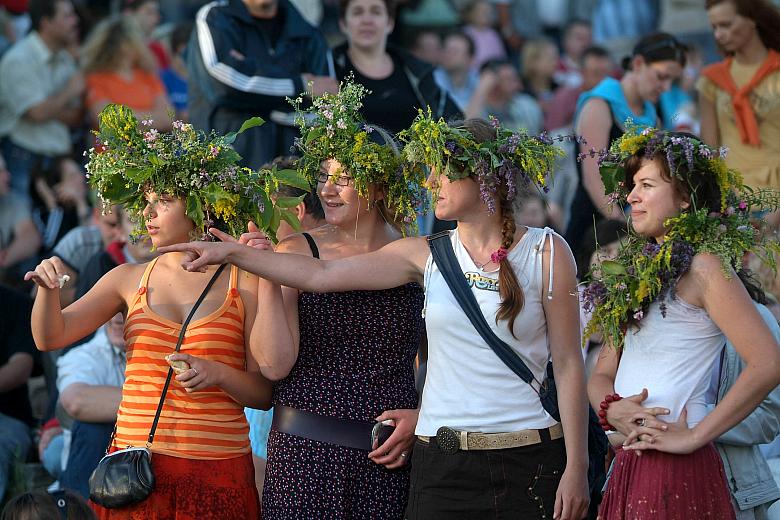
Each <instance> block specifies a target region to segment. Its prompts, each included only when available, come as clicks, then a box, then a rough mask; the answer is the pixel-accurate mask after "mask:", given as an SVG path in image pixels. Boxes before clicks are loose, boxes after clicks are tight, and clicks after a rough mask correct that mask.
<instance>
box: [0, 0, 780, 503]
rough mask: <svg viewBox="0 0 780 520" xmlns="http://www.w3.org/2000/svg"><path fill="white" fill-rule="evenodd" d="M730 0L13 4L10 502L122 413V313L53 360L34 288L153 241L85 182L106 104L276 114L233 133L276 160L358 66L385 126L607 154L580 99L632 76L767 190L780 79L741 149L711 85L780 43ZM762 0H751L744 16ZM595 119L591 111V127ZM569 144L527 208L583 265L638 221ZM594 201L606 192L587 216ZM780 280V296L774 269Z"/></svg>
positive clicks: (1, 239) (4, 119)
mask: <svg viewBox="0 0 780 520" xmlns="http://www.w3.org/2000/svg"><path fill="white" fill-rule="evenodd" d="M717 3H718V2H708V3H707V4H706V5H705V2H704V0H576V1H575V0H400V1H399V2H398V3H397V5H396V3H395V2H387V1H383V0H351V1H350V0H221V1H218V2H212V3H207V2H205V1H203V0H111V1H95V0H0V282H1V283H2V285H1V286H0V500H2V497H3V496H5V497H9V496H11V495H12V494H15V493H16V492H18V491H20V490H23V489H25V488H30V487H32V486H34V485H35V484H34V483H33V482H32V480H33V479H38V480H40V481H51V480H53V479H58V480H59V481H60V482H61V483H63V484H64V485H65V486H67V487H69V488H71V489H73V490H76V491H78V492H79V493H82V494H86V493H87V481H86V479H87V478H88V477H89V474H90V473H91V470H92V468H94V465H95V464H96V462H97V459H99V457H100V455H101V453H102V451H103V450H104V448H105V446H106V444H107V441H108V437H109V435H110V433H111V430H112V428H113V422H114V421H115V418H116V411H117V407H118V405H119V401H120V397H121V386H122V381H123V377H124V375H123V374H124V362H125V361H124V340H123V337H122V326H123V323H122V317H121V315H119V316H117V317H116V318H115V319H114V320H113V321H112V322H110V323H109V324H107V325H106V326H105V327H104V328H103V329H101V330H100V331H99V332H98V333H97V334H96V335H95V336H94V337H92V338H88V339H85V340H84V341H83V342H82V344H81V345H80V346H78V347H77V348H75V346H74V347H72V348H70V349H67V350H65V351H64V352H63V353H46V354H45V355H42V354H41V353H39V352H37V351H36V349H35V346H34V344H33V342H32V339H31V334H30V330H29V323H30V320H29V315H30V308H31V300H30V295H29V294H30V289H31V287H29V286H25V285H24V283H23V282H22V275H23V273H24V272H26V271H27V270H29V269H31V268H32V267H34V266H35V265H36V264H37V263H38V262H39V260H40V259H42V258H46V257H49V256H51V255H57V256H59V257H60V258H62V260H63V261H64V262H65V264H66V265H67V267H68V269H69V270H70V272H69V275H70V276H71V281H70V283H69V284H68V286H67V287H66V290H64V291H63V292H62V298H63V300H64V301H63V305H67V304H68V303H69V302H71V301H73V300H74V299H75V298H76V297H78V296H79V295H80V294H83V293H84V292H86V291H87V290H89V288H90V287H91V286H92V284H94V283H95V281H96V280H97V279H99V278H100V276H102V275H103V274H104V273H106V272H107V271H108V270H110V269H111V268H112V267H114V266H116V265H118V264H121V263H124V262H144V261H147V260H148V259H150V258H151V255H152V254H153V253H151V252H150V250H149V246H148V244H145V243H144V242H139V243H132V242H129V241H128V240H127V237H128V234H129V231H130V229H131V228H132V224H131V223H130V222H129V221H128V219H127V218H126V216H125V215H124V213H123V212H122V208H121V207H115V208H113V211H112V212H110V213H107V214H104V212H102V211H101V205H100V203H99V201H96V200H95V199H94V196H93V195H92V194H91V193H90V191H89V189H88V187H87V183H86V177H85V170H84V162H85V158H84V153H85V151H87V150H89V149H90V148H91V147H93V146H95V142H94V137H93V134H92V133H91V130H93V129H94V128H95V125H96V122H97V115H98V114H99V112H100V111H101V109H102V108H103V107H105V106H106V105H107V104H108V103H122V104H125V105H128V106H129V107H131V108H132V109H133V110H134V111H135V113H136V114H137V115H138V117H139V119H146V120H150V121H151V122H152V123H151V126H152V127H153V129H151V130H150V131H155V130H156V131H159V132H163V131H166V130H169V129H170V128H171V126H172V124H174V122H175V121H185V122H191V123H192V124H193V125H195V127H196V128H199V129H203V130H212V129H213V130H216V131H217V132H221V133H222V132H227V131H230V130H235V129H237V127H238V126H239V125H240V124H241V122H242V121H244V119H246V118H248V117H251V116H255V115H259V116H261V117H263V118H264V119H265V120H266V121H267V123H266V124H265V125H263V126H262V127H261V128H260V129H258V130H257V131H253V132H247V133H245V134H242V136H241V137H240V138H239V140H238V141H237V142H236V147H237V149H238V150H239V152H240V153H241V155H242V156H243V157H244V161H245V163H246V165H248V166H251V167H254V168H257V167H259V166H261V165H263V164H266V163H268V162H270V161H271V160H273V159H274V158H275V157H278V156H284V155H289V153H290V146H291V145H292V144H293V141H294V139H295V137H296V128H295V126H294V124H293V116H292V114H291V108H290V106H289V104H288V102H287V100H286V98H288V97H290V98H294V97H296V96H298V95H299V94H301V93H302V92H303V91H304V90H306V89H308V90H310V91H312V92H314V93H321V92H324V91H335V90H336V89H337V88H338V81H339V80H341V79H343V78H344V77H346V76H347V75H349V74H352V75H354V77H355V79H356V81H358V82H360V83H362V84H364V85H365V86H366V87H368V88H369V89H370V90H371V91H372V93H371V94H370V95H369V96H368V97H367V98H366V100H365V106H364V111H365V116H366V119H367V120H368V121H370V122H372V123H375V124H378V125H379V126H381V127H384V128H386V129H388V130H389V131H391V132H397V131H400V130H402V129H403V128H406V127H408V126H409V124H410V123H411V121H412V119H413V118H414V117H415V115H416V114H417V109H418V108H419V107H426V106H427V107H430V108H431V109H432V110H433V112H434V113H435V114H437V115H440V116H442V117H445V118H447V119H450V118H455V117H459V116H466V117H485V118H486V117H489V116H494V117H496V118H498V119H499V120H500V121H501V122H502V123H503V124H504V125H505V126H507V127H509V128H512V129H518V130H520V129H525V130H526V131H528V132H529V133H534V134H537V133H540V132H547V133H549V134H550V135H551V136H555V135H568V134H572V133H575V132H576V133H578V134H582V135H585V136H586V137H587V138H588V141H589V143H590V145H592V146H595V147H596V148H600V147H603V146H606V145H607V144H608V143H609V139H608V136H607V131H608V129H609V128H610V125H611V124H612V122H611V121H612V120H611V119H609V117H608V119H607V122H606V126H605V127H603V128H602V127H600V126H599V124H600V123H599V113H598V109H599V107H598V106H596V104H593V106H583V105H582V104H583V102H584V101H586V100H587V99H588V97H587V95H586V96H584V97H583V94H584V93H587V92H589V91H592V90H593V89H594V88H596V87H597V86H603V85H604V81H605V79H608V78H612V79H613V80H615V81H616V82H617V81H621V82H623V83H622V84H623V85H624V89H623V90H624V93H626V94H627V97H628V98H629V99H627V101H628V104H629V105H630V106H631V108H635V107H636V106H638V107H639V108H640V109H641V108H642V107H644V106H645V105H646V104H648V103H649V104H650V105H651V106H652V110H653V112H652V113H653V114H657V116H658V120H660V121H661V123H662V125H663V126H664V127H666V128H668V129H673V130H685V131H690V132H692V133H695V134H701V135H702V136H703V137H704V138H705V140H707V141H708V142H709V143H710V144H715V145H729V146H730V147H735V148H737V151H738V157H741V156H739V153H740V152H739V147H740V146H741V145H742V143H744V142H745V141H746V140H747V141H748V144H751V145H753V146H756V150H760V152H756V153H758V154H759V156H758V159H756V158H755V157H753V155H754V154H753V153H747V152H746V153H745V156H744V157H743V160H744V161H746V163H745V168H747V169H748V170H750V168H753V167H756V168H759V169H760V168H763V169H764V170H767V172H764V173H761V172H758V173H755V176H756V177H755V178H756V179H757V180H756V183H757V184H758V185H763V186H768V187H773V188H780V176H777V175H776V174H777V173H780V168H776V167H775V166H773V165H779V164H780V150H778V146H779V144H778V140H777V139H774V140H771V136H772V135H775V136H776V135H777V133H776V132H777V131H778V127H777V126H774V127H771V128H766V125H769V126H771V124H772V121H777V120H780V119H779V118H778V116H780V82H777V81H775V82H774V85H775V88H774V90H769V91H768V93H766V95H764V96H763V97H762V103H763V105H762V108H761V111H760V113H757V114H756V116H757V118H758V122H757V124H758V129H757V130H756V131H755V132H754V134H755V135H748V136H747V137H745V136H741V137H743V139H741V140H739V139H736V138H735V140H734V142H733V143H732V142H730V141H729V139H731V138H732V136H730V132H731V133H734V134H735V135H736V133H737V132H736V128H737V127H734V129H731V128H726V127H724V126H723V125H722V124H721V125H720V126H718V110H720V109H721V108H722V107H721V102H720V101H719V98H718V95H719V94H718V93H717V92H715V90H714V89H715V86H713V85H710V86H707V85H704V86H702V81H701V80H700V72H701V70H702V68H703V67H705V66H706V65H709V64H713V63H715V62H718V61H720V60H722V59H723V56H724V55H723V53H722V51H723V50H726V51H728V52H731V53H737V54H739V53H740V52H742V53H743V54H745V55H748V54H749V53H750V52H751V51H752V50H753V49H752V48H749V46H750V45H755V42H754V41H752V40H750V35H751V34H753V36H754V37H755V35H756V34H757V35H758V39H759V42H760V44H761V45H763V50H764V51H765V52H766V50H767V49H775V50H777V49H778V47H777V38H778V37H777V36H776V35H775V34H769V33H767V32H766V31H765V30H763V32H762V30H761V26H760V24H758V20H754V22H755V23H754V26H753V30H754V33H749V31H748V29H749V28H748V29H745V31H748V32H745V33H744V34H742V33H740V32H739V30H741V29H740V28H739V27H737V28H736V29H735V28H734V27H731V28H727V27H725V25H724V28H721V29H719V28H718V27H719V26H717V25H713V24H712V23H711V16H708V9H707V7H708V6H709V5H710V4H717ZM743 3H744V4H750V3H751V2H736V1H735V2H732V3H731V4H732V6H731V8H733V9H737V8H738V7H739V5H740V4H743ZM775 3H776V4H780V2H775ZM377 4H379V5H380V6H384V7H383V9H377ZM767 5H769V4H768V3H767ZM269 6H272V7H269ZM709 14H710V15H711V14H712V13H711V12H710V13H709ZM726 14H728V13H726ZM747 19H750V18H747ZM724 24H725V22H724ZM756 27H758V29H756ZM719 30H720V31H721V32H720V33H719V32H718V31H719ZM724 31H725V32H724ZM729 31H730V32H729ZM756 31H757V32H756ZM774 31H778V32H780V26H775V27H774V29H773V31H771V32H772V33H774ZM741 34H742V36H740V35H741ZM745 35H747V36H745ZM740 38H742V40H740ZM754 39H755V38H754ZM729 45H731V46H732V47H731V48H730V49H729V48H727V47H728V46H729ZM739 45H742V46H743V47H744V48H734V46H739ZM748 72H749V75H748V77H750V75H752V74H753V72H755V70H752V71H748ZM631 75H633V76H631ZM697 85H698V86H697ZM737 87H738V88H742V87H743V85H737ZM632 88H637V89H638V90H637V91H636V97H635V99H632V98H631V96H630V95H628V94H631V93H632V92H633V91H632V90H631V89H632ZM735 95H737V94H735ZM762 95H763V94H762ZM578 101H579V102H580V105H578ZM584 110H589V111H590V112H588V117H587V118H579V117H578V115H579V114H580V113H581V111H584ZM611 110H612V112H613V114H612V115H613V118H615V117H616V114H615V113H614V110H615V109H614V107H613V108H611ZM648 110H649V109H648ZM633 112H634V113H635V114H642V111H641V110H639V111H637V110H633ZM738 119H739V118H738ZM651 124H655V121H654V120H651ZM774 124H775V125H777V124H778V123H774ZM737 126H739V125H737ZM732 130H733V131H732ZM739 130H740V131H742V127H741V126H739ZM772 132H775V133H774V134H772ZM600 134H603V135H600ZM609 136H610V137H611V136H612V134H611V133H610V134H609ZM751 139H753V141H751ZM755 140H758V141H759V143H758V145H761V146H758V145H756V143H755V142H754V141H755ZM560 146H562V147H564V149H565V151H566V155H565V157H563V158H562V159H561V160H560V163H559V165H558V168H557V169H556V172H555V182H554V187H553V189H552V191H551V192H550V193H548V194H546V195H545V196H536V195H535V196H533V197H531V198H529V199H528V200H527V201H526V203H525V204H524V207H523V212H522V214H521V215H519V217H518V218H519V220H520V223H522V224H526V225H530V226H545V225H549V226H551V227H553V228H554V229H556V230H558V231H560V232H561V233H562V234H563V233H566V236H567V239H568V240H569V241H570V242H571V243H572V247H573V249H574V250H575V252H576V254H577V256H578V264H579V266H580V269H584V270H585V271H586V270H587V266H588V265H589V259H590V257H591V254H592V253H593V252H594V251H595V249H596V243H597V242H596V239H597V238H598V239H599V242H598V243H600V244H608V243H609V242H613V241H614V238H615V237H616V236H618V235H619V234H620V233H621V229H622V228H621V224H620V223H619V222H618V223H616V222H615V221H611V220H605V222H606V223H607V224H606V225H602V226H601V228H600V229H599V230H598V231H599V232H600V233H601V237H599V236H598V233H597V236H595V237H590V235H593V232H592V227H593V222H594V220H601V219H602V217H607V218H609V217H610V215H608V214H607V215H600V214H599V212H600V211H601V209H596V208H600V207H601V205H600V204H598V203H599V202H600V201H599V200H596V199H595V198H593V197H595V195H593V194H595V193H598V192H599V190H598V189H593V190H591V189H590V186H589V185H588V182H589V181H588V179H589V178H591V177H592V175H595V173H591V172H589V169H590V168H591V167H590V166H588V164H587V163H583V165H581V166H580V165H578V163H577V161H576V156H577V154H578V152H581V151H587V149H582V150H578V149H576V147H577V146H578V145H577V144H576V143H575V142H571V141H561V143H560ZM751 161H753V162H751ZM758 163H760V164H758ZM757 164H758V165H757ZM578 170H581V171H578ZM769 170H772V171H769ZM593 171H594V172H595V170H593ZM762 171H763V170H762ZM748 183H749V184H750V182H748ZM578 194H579V196H580V198H582V199H583V200H584V201H585V202H587V197H588V196H590V197H591V199H592V200H591V201H590V202H589V203H590V204H592V207H591V209H590V210H588V209H587V208H586V209H585V210H584V212H583V206H582V204H578V202H577V201H578V200H579V199H578ZM580 202H582V201H580ZM573 219H575V220H573ZM420 224H421V233H429V232H431V231H433V230H437V229H441V228H443V227H446V226H447V225H448V224H447V223H445V222H439V221H436V220H435V219H434V218H433V217H432V216H424V217H421V219H420ZM577 225H579V226H580V227H579V228H577ZM589 229H590V230H591V232H588V230H589ZM567 230H568V232H567ZM764 286H765V289H767V291H768V292H769V293H770V294H771V295H773V296H774V297H775V298H777V297H780V288H779V287H777V285H776V284H775V282H774V278H772V277H771V275H767V277H766V278H765V280H764ZM44 470H45V471H44ZM39 483H40V482H38V484H39Z"/></svg>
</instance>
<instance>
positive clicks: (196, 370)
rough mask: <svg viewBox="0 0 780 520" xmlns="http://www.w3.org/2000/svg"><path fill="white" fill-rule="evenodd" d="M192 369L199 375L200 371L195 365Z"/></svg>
mask: <svg viewBox="0 0 780 520" xmlns="http://www.w3.org/2000/svg"><path fill="white" fill-rule="evenodd" d="M192 371H193V372H195V375H196V376H197V375H198V374H199V373H200V372H198V369H197V368H195V367H192Z"/></svg>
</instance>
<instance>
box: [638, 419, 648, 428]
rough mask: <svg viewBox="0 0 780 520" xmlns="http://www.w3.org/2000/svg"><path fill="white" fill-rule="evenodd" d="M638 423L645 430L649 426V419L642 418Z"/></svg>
mask: <svg viewBox="0 0 780 520" xmlns="http://www.w3.org/2000/svg"><path fill="white" fill-rule="evenodd" d="M636 423H637V424H638V425H639V426H641V427H643V428H644V427H645V426H647V417H642V418H641V419H639V420H638V421H637V422H636Z"/></svg>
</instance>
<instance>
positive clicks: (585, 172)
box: [576, 98, 621, 218]
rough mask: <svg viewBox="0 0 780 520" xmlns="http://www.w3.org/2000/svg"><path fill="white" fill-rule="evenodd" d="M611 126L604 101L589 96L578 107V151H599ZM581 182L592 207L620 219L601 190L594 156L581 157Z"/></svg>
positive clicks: (604, 146)
mask: <svg viewBox="0 0 780 520" xmlns="http://www.w3.org/2000/svg"><path fill="white" fill-rule="evenodd" d="M611 127H612V114H611V112H610V110H609V106H608V105H607V103H606V101H604V100H602V99H597V98H591V99H589V100H588V101H587V102H585V105H584V106H583V107H582V110H581V111H580V114H579V116H578V117H577V128H576V131H577V133H578V134H579V135H581V136H582V137H583V138H584V139H585V144H582V145H580V151H581V152H587V151H588V150H590V149H595V150H602V149H604V148H607V147H608V146H609V129H610V128H611ZM582 185H583V187H584V188H585V191H587V192H588V197H590V200H591V201H592V202H593V205H594V206H595V207H596V209H597V210H598V211H599V213H601V214H602V215H604V217H606V218H621V215H620V214H619V212H618V211H617V210H613V209H612V208H611V207H610V205H609V199H608V198H607V195H606V194H605V193H604V183H603V182H602V181H601V175H599V166H598V161H597V159H596V158H595V157H590V156H588V157H586V158H585V159H583V160H582Z"/></svg>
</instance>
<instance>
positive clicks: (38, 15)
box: [27, 0, 70, 31]
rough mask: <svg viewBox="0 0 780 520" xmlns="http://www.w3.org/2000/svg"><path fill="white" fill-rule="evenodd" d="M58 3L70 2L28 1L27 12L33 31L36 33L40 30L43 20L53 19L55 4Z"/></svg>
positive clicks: (59, 0)
mask: <svg viewBox="0 0 780 520" xmlns="http://www.w3.org/2000/svg"><path fill="white" fill-rule="evenodd" d="M60 2H70V0H30V3H29V4H28V5H27V12H28V14H29V15H30V24H31V26H32V28H33V30H35V31H37V30H39V29H40V28H41V21H42V20H43V19H44V18H54V17H55V16H56V15H57V4H59V3H60Z"/></svg>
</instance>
